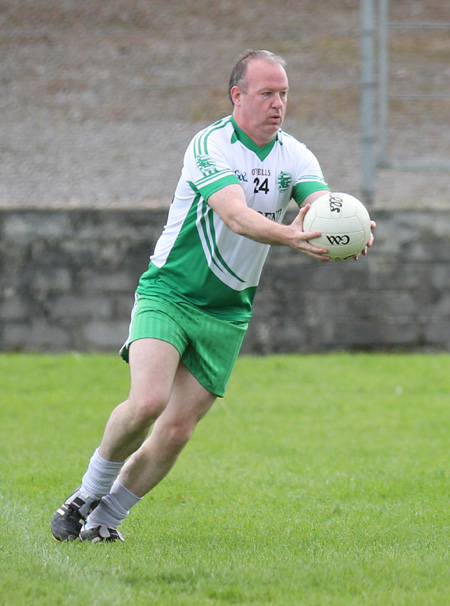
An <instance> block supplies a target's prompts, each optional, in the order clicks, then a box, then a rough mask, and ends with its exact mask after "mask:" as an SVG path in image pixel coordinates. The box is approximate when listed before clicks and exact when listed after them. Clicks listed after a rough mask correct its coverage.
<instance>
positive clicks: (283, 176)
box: [277, 171, 292, 193]
mask: <svg viewBox="0 0 450 606" xmlns="http://www.w3.org/2000/svg"><path fill="white" fill-rule="evenodd" d="M291 183H292V177H291V175H290V174H289V173H285V172H284V171H281V172H280V174H279V175H278V177H277V187H278V190H279V191H280V192H282V193H283V192H285V191H286V190H287V188H288V187H289V185H290V184H291Z"/></svg>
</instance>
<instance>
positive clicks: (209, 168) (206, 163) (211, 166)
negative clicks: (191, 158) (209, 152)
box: [195, 154, 217, 177]
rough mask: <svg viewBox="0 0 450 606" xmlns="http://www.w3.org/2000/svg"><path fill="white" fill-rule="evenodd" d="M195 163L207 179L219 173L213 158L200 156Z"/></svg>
mask: <svg viewBox="0 0 450 606" xmlns="http://www.w3.org/2000/svg"><path fill="white" fill-rule="evenodd" d="M195 162H196V164H197V168H198V170H199V171H200V172H201V173H202V174H203V175H204V176H205V177H206V176H207V175H211V174H212V173H215V172H217V168H216V163H215V162H214V160H213V159H212V158H211V156H206V155H204V154H200V155H198V156H197V157H196V159H195Z"/></svg>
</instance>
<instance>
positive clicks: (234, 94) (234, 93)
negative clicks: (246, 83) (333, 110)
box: [230, 86, 242, 105]
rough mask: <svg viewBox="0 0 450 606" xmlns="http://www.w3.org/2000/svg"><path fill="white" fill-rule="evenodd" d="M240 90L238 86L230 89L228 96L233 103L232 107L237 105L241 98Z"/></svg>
mask: <svg viewBox="0 0 450 606" xmlns="http://www.w3.org/2000/svg"><path fill="white" fill-rule="evenodd" d="M241 94H242V92H241V89H240V88H239V86H233V87H232V89H231V90H230V96H231V100H232V101H233V105H239V101H240V98H241Z"/></svg>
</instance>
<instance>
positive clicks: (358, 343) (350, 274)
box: [0, 209, 450, 353]
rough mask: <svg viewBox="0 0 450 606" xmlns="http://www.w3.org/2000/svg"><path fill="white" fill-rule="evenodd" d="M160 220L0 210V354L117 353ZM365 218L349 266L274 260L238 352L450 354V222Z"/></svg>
mask: <svg viewBox="0 0 450 606" xmlns="http://www.w3.org/2000/svg"><path fill="white" fill-rule="evenodd" d="M166 214H167V211H166V209H152V210H94V209H72V210H65V211H63V210H8V209H4V210H0V272H1V273H0V350H2V351H54V352H60V351H71V350H78V351H106V352H115V351H117V350H118V348H119V347H120V345H121V344H122V342H123V341H124V340H125V338H126V336H127V333H128V323H129V314H130V310H131V306H132V304H133V292H134V289H135V286H136V283H137V280H138V278H139V276H140V274H141V273H142V271H143V270H144V269H145V268H146V267H147V264H148V257H149V254H150V252H151V251H152V249H153V246H154V244H155V241H156V238H157V237H158V235H159V233H160V231H161V229H162V227H163V225H164V223H165V220H166ZM373 215H374V217H373V218H374V219H375V220H376V221H377V224H378V227H377V230H376V237H377V241H376V246H374V247H373V248H372V250H371V251H370V255H368V257H366V258H361V259H360V260H359V261H358V262H354V261H347V262H345V263H328V264H321V263H317V262H314V261H313V260H311V259H309V258H307V257H305V256H304V255H300V254H297V253H295V252H294V251H293V250H290V249H286V248H283V247H273V248H272V250H271V252H270V254H269V260H268V262H267V264H266V267H265V269H264V272H263V276H262V281H261V285H260V289H259V292H258V295H257V297H256V301H255V311H254V317H253V320H252V323H251V326H250V329H249V332H248V334H247V337H246V340H245V342H244V347H243V352H245V353H272V352H312V351H328V350H346V351H351V350H392V349H404V350H442V351H448V350H450V239H449V237H448V228H447V225H448V224H449V219H450V210H449V211H446V210H439V211H438V210H436V211H432V210H393V211H387V210H383V211H377V212H374V213H373ZM292 216H293V215H292ZM288 218H289V216H288Z"/></svg>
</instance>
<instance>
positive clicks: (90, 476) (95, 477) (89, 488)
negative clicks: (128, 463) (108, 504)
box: [81, 448, 125, 500]
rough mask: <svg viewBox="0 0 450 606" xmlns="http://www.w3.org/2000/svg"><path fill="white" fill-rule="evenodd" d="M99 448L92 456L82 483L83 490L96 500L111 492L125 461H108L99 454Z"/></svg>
mask: <svg viewBox="0 0 450 606" xmlns="http://www.w3.org/2000/svg"><path fill="white" fill-rule="evenodd" d="M98 450H99V449H98V448H97V450H96V451H95V452H94V454H93V455H92V457H91V460H90V462H89V467H88V469H87V471H86V473H85V474H84V476H83V480H82V485H81V492H83V493H86V494H88V495H89V496H90V497H93V498H94V499H95V500H96V499H101V498H102V497H103V496H105V495H106V494H108V493H109V491H110V490H111V486H112V485H113V483H114V480H115V479H116V478H117V476H118V475H119V472H120V470H121V469H122V466H123V464H124V462H125V461H122V462H116V461H107V460H106V459H104V458H103V457H101V456H100V455H99V453H98Z"/></svg>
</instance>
